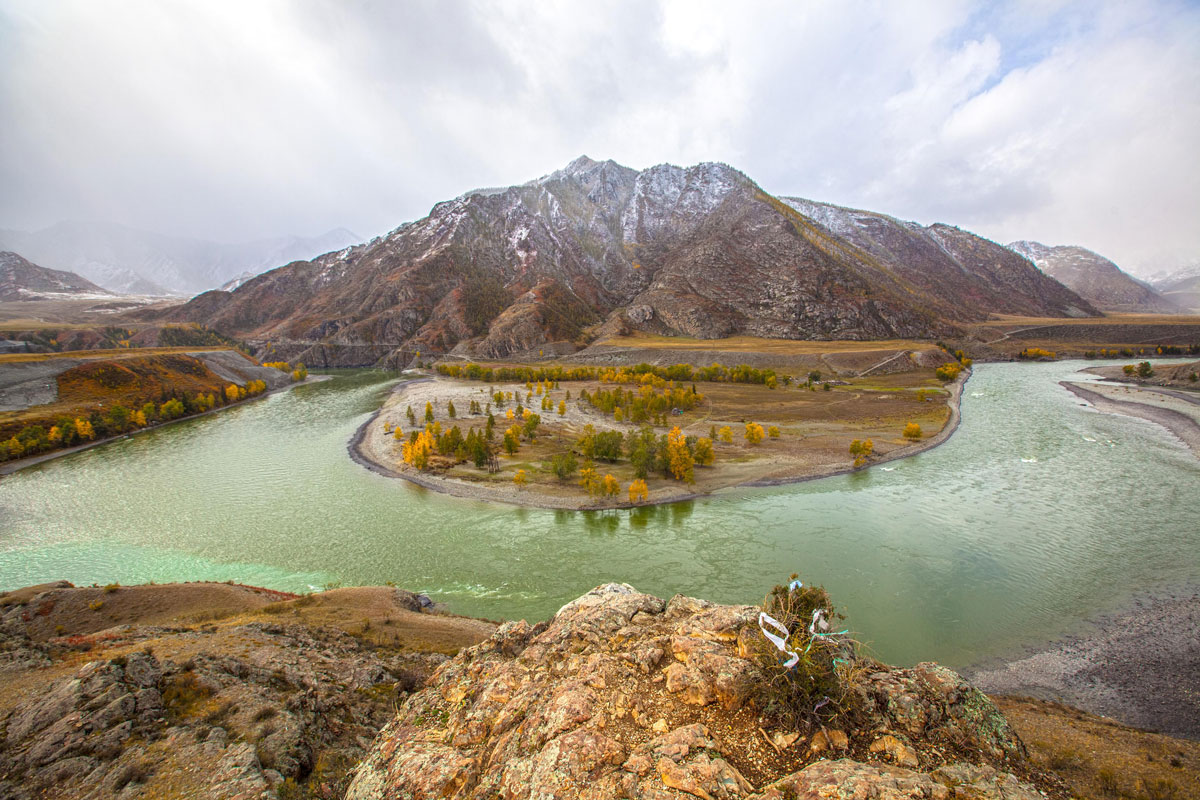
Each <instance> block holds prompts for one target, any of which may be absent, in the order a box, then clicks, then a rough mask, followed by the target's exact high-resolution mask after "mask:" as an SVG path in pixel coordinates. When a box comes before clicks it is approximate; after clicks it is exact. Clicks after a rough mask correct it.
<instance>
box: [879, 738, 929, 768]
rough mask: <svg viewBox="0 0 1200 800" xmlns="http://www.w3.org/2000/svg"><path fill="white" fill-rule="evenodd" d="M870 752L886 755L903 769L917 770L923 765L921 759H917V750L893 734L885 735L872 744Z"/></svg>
mask: <svg viewBox="0 0 1200 800" xmlns="http://www.w3.org/2000/svg"><path fill="white" fill-rule="evenodd" d="M870 751H871V752H872V753H885V754H886V755H887V756H888V758H890V759H891V760H892V761H894V762H896V763H897V764H899V765H900V766H902V767H910V768H914V769H915V768H916V767H918V766H919V765H920V763H921V761H920V759H919V758H917V753H916V751H915V750H913V749H912V748H911V747H909V746H908V745H906V744H904V743H903V742H901V741H900V740H899V739H897V738H896V737H895V736H892V735H891V734H885V735H883V736H880V737H879V738H878V739H876V740H875V741H873V742H871V747H870Z"/></svg>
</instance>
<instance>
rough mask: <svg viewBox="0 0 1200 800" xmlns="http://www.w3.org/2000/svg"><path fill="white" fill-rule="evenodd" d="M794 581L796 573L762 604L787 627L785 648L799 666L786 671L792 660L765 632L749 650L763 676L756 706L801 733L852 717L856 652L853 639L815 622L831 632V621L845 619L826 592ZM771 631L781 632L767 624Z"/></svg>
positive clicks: (754, 700)
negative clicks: (794, 656) (811, 628)
mask: <svg viewBox="0 0 1200 800" xmlns="http://www.w3.org/2000/svg"><path fill="white" fill-rule="evenodd" d="M795 578H796V576H795V575H793V576H792V579H793V583H792V584H791V585H789V586H776V587H775V588H773V589H772V590H771V592H770V594H768V595H767V597H766V599H764V600H763V603H762V610H763V611H764V612H765V613H766V614H768V615H769V616H770V617H772V618H773V619H774V620H776V621H777V622H779V623H780V624H781V625H783V627H784V628H786V629H787V632H788V635H787V637H786V639H785V643H786V647H787V649H788V651H790V652H792V653H795V654H796V655H797V656H798V659H799V660H798V662H797V663H796V664H795V665H794V666H793V667H791V668H788V667H786V666H785V663H786V661H787V660H788V658H789V656H788V655H785V654H784V653H783V652H781V651H780V650H779V649H778V648H777V647H776V646H775V644H774V643H772V642H771V641H769V640H768V639H767V638H766V637H765V636H763V635H761V634H759V635H755V636H752V637H750V640H749V648H750V657H751V659H753V660H754V662H755V663H756V664H757V666H758V667H759V670H760V673H761V676H762V677H761V678H759V679H758V683H757V685H756V686H755V690H756V691H755V692H754V693H753V702H754V703H755V704H756V705H757V706H758V707H759V709H760V710H761V711H762V713H763V714H764V715H765V716H767V717H769V718H770V719H771V720H772V721H773V722H774V723H776V724H778V725H780V726H781V727H784V728H786V729H789V730H803V729H805V728H808V727H810V726H812V725H813V724H824V723H826V722H830V721H832V720H833V719H835V718H837V717H839V716H847V715H851V714H853V713H854V711H855V708H856V707H855V700H854V698H855V695H854V693H853V692H851V691H850V687H849V684H850V676H851V674H852V673H853V670H854V668H855V662H856V654H855V649H854V642H853V640H851V639H849V638H848V637H846V636H845V635H843V634H838V633H835V632H834V631H832V630H824V629H822V627H821V623H820V622H814V619H816V620H821V619H823V620H825V621H827V622H826V624H825V626H824V627H825V628H828V627H831V626H830V625H829V623H832V622H833V621H834V620H835V619H841V615H838V614H836V613H835V612H834V609H833V603H832V601H831V600H830V598H829V594H828V592H826V591H825V589H824V588H823V587H820V586H799V587H797V586H796V583H797V582H796V581H795ZM810 626H812V627H813V628H814V630H813V631H812V632H810V631H809V627H810ZM767 630H770V631H771V632H772V633H775V634H777V635H781V634H782V632H781V631H777V630H775V629H774V628H771V627H769V623H768V627H767ZM814 634H818V635H814Z"/></svg>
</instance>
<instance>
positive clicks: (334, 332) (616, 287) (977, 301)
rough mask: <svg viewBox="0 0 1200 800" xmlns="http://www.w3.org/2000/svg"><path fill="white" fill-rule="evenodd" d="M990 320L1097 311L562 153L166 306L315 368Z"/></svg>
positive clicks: (847, 218)
mask: <svg viewBox="0 0 1200 800" xmlns="http://www.w3.org/2000/svg"><path fill="white" fill-rule="evenodd" d="M993 313H1005V314H1022V315H1036V316H1053V317H1081V316H1093V315H1097V314H1098V313H1099V312H1098V311H1097V309H1096V308H1095V307H1094V306H1093V305H1092V304H1090V303H1089V302H1088V301H1087V300H1085V299H1083V298H1081V297H1079V296H1078V295H1077V294H1076V293H1075V292H1073V291H1071V290H1070V289H1068V288H1066V287H1065V286H1063V285H1062V284H1060V283H1059V282H1058V281H1055V280H1054V279H1053V278H1050V277H1048V276H1046V275H1044V274H1043V273H1042V272H1041V271H1040V270H1038V269H1037V268H1036V267H1035V266H1034V265H1033V264H1032V263H1030V262H1029V261H1028V260H1026V259H1025V258H1024V257H1022V256H1020V255H1018V254H1017V253H1014V252H1013V251H1011V250H1009V249H1008V248H1005V247H1002V246H1001V245H998V244H996V243H994V242H991V241H988V240H986V239H983V238H980V237H978V236H975V235H974V234H972V233H969V232H967V231H963V230H960V229H958V228H954V227H951V226H948V225H931V226H928V227H926V226H922V225H918V224H916V223H911V222H902V221H899V220H896V219H893V218H891V217H888V216H884V215H882V214H875V213H871V212H867V211H857V210H853V209H846V208H840V207H837V206H832V205H828V204H824V203H816V202H812V201H809V200H803V199H800V198H778V197H773V196H771V195H770V194H768V193H767V192H765V191H763V189H762V188H760V187H759V186H758V185H757V184H756V183H754V181H752V180H751V179H750V178H748V177H747V176H746V175H744V174H742V173H741V172H739V171H737V170H736V169H733V168H732V167H729V166H727V165H725V164H715V163H706V164H699V165H697V166H693V167H687V168H682V167H676V166H672V165H668V164H664V165H660V166H656V167H651V168H649V169H646V170H643V171H640V172H639V171H637V170H633V169H629V168H627V167H623V166H621V165H619V164H616V163H614V162H612V161H603V162H597V161H593V160H591V159H588V158H586V157H582V158H579V159H576V160H575V161H573V162H571V163H570V164H569V165H567V166H566V167H565V168H564V169H561V170H558V171H557V172H554V173H551V174H550V175H546V176H544V177H542V178H538V179H536V180H533V181H530V182H529V183H525V184H522V185H520V186H512V187H508V188H503V189H487V190H478V191H474V192H468V193H467V194H465V195H463V196H461V197H458V198H456V199H454V200H449V201H446V202H443V203H438V204H437V205H435V206H434V207H433V210H432V211H431V212H430V214H429V216H427V217H425V218H424V219H421V220H418V221H416V222H409V223H405V224H404V225H401V226H400V227H399V228H396V229H395V230H394V231H392V232H391V233H389V234H388V235H386V236H383V237H379V238H377V239H374V240H372V241H371V242H367V243H365V244H361V245H357V246H354V247H348V248H345V249H343V250H341V251H340V252H337V253H329V254H327V255H324V256H321V257H319V258H315V259H313V260H311V261H305V262H298V263H294V264H289V265H287V266H284V267H281V268H279V269H275V270H272V271H270V272H267V273H265V274H262V275H258V276H257V277H254V278H252V279H250V280H248V281H246V282H245V283H243V284H241V285H240V286H238V287H237V288H236V289H234V290H233V291H232V292H221V291H213V292H206V293H205V294H202V295H200V296H198V297H196V298H194V299H193V300H192V301H191V302H190V303H188V304H186V305H183V306H180V307H177V308H175V309H173V310H172V311H170V312H169V316H170V317H172V318H175V319H183V320H191V321H196V322H203V323H206V324H208V325H211V326H213V327H215V328H217V329H219V330H222V331H224V332H226V333H232V334H236V335H239V336H244V337H248V338H256V339H263V340H269V341H271V342H273V343H287V342H291V343H293V344H295V345H296V347H294V348H293V349H292V351H293V352H294V353H295V354H297V355H299V356H300V357H302V358H303V357H304V355H306V353H305V351H304V348H309V350H311V351H312V352H309V353H307V355H308V356H309V358H310V359H311V363H322V360H323V359H322V357H320V356H321V354H322V353H325V354H327V353H328V352H329V348H339V347H340V348H357V349H358V350H359V351H361V352H363V353H369V354H370V355H369V358H368V357H365V356H364V357H363V358H364V359H365V360H370V359H374V358H379V359H381V360H382V358H383V357H384V355H386V353H387V352H388V351H392V350H399V351H405V352H411V351H415V350H421V351H422V352H425V353H436V352H445V351H449V350H451V349H456V348H457V350H458V351H459V352H464V353H471V354H475V355H479V356H485V357H504V356H507V355H511V354H519V353H531V352H532V353H535V354H536V353H537V352H538V351H539V350H544V349H545V348H547V347H554V348H556V349H558V350H560V351H561V350H562V349H564V348H565V349H570V348H571V347H572V346H573V345H575V344H578V343H580V342H581V341H582V336H581V334H582V332H583V331H584V329H586V328H590V329H591V334H592V335H603V334H608V333H617V332H621V331H632V330H640V331H646V332H652V333H661V334H671V335H681V336H691V337H697V338H716V337H723V336H730V335H734V334H749V335H754V336H764V337H778V338H796V339H884V338H896V337H902V338H909V337H920V338H934V337H937V336H941V335H946V334H948V333H950V332H953V331H954V330H955V329H956V328H957V325H958V324H961V323H970V322H974V321H978V320H983V319H986V318H987V317H988V316H989V315H990V314H993Z"/></svg>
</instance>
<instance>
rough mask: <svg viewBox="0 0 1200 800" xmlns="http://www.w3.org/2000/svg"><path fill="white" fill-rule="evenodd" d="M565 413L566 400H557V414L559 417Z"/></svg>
mask: <svg viewBox="0 0 1200 800" xmlns="http://www.w3.org/2000/svg"><path fill="white" fill-rule="evenodd" d="M566 413H567V401H566V400H559V401H558V415H559V416H560V417H563V416H566Z"/></svg>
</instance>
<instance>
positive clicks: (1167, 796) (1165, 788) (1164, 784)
mask: <svg viewBox="0 0 1200 800" xmlns="http://www.w3.org/2000/svg"><path fill="white" fill-rule="evenodd" d="M1142 793H1143V794H1145V795H1146V798H1147V800H1175V798H1176V797H1177V796H1178V795H1179V787H1178V786H1177V785H1176V784H1175V781H1173V780H1170V779H1169V778H1151V779H1150V780H1147V781H1142Z"/></svg>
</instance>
